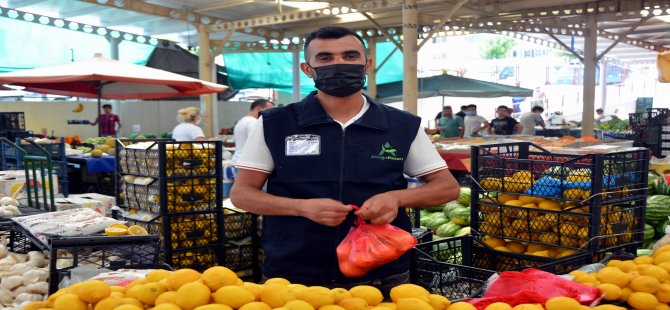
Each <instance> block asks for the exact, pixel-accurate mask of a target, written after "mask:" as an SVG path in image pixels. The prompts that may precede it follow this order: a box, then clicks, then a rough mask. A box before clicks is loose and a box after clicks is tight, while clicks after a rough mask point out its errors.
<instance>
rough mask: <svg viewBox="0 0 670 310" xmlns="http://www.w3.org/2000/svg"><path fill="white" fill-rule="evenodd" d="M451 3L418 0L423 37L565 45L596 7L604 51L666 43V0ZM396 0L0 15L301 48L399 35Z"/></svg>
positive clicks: (636, 57) (94, 5)
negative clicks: (303, 43) (330, 29)
mask: <svg viewBox="0 0 670 310" xmlns="http://www.w3.org/2000/svg"><path fill="white" fill-rule="evenodd" d="M461 1H465V0H461ZM458 2H460V1H457V0H416V4H417V6H418V10H419V25H418V26H419V29H420V33H421V34H422V36H423V37H425V36H427V33H429V32H431V30H433V29H434V28H436V27H439V29H436V32H438V34H446V33H453V34H459V33H462V32H463V31H468V32H469V33H473V32H494V33H502V32H504V33H506V34H509V33H513V34H517V33H523V34H525V35H527V36H530V37H534V38H538V39H540V40H546V41H553V40H554V38H556V39H559V40H561V41H562V42H563V43H564V44H565V45H568V46H569V45H570V41H571V40H572V38H573V37H574V41H575V47H576V49H579V48H580V47H581V46H583V43H582V42H583V40H582V36H583V35H584V31H586V29H584V15H586V14H591V13H597V18H598V29H597V30H596V31H598V35H599V43H598V50H599V53H601V52H603V51H607V52H608V53H607V57H608V58H611V59H617V60H619V61H622V62H653V61H655V57H656V54H657V53H658V52H660V51H665V50H667V49H670V0H605V1H593V0H469V1H465V4H464V5H463V6H462V7H461V8H460V9H458V10H457V12H456V13H455V15H454V16H453V18H451V19H450V20H444V18H445V16H446V15H447V14H448V12H449V11H450V10H451V9H452V8H453V7H454V6H455V5H457V3H458ZM402 5H403V1H401V0H367V1H360V0H351V1H337V0H335V1H324V2H315V1H307V0H305V1H284V0H184V1H177V0H147V1H142V0H0V16H2V17H6V18H12V17H11V16H8V12H11V11H12V10H15V12H18V17H14V18H22V17H23V16H24V15H25V14H27V13H32V14H35V15H39V16H47V17H50V18H51V22H50V23H46V24H49V25H52V26H54V25H53V23H54V21H56V20H62V21H64V22H65V27H67V25H68V23H70V22H76V23H80V24H86V25H91V26H93V28H94V29H97V28H98V27H101V28H106V29H107V30H108V31H107V32H106V35H109V31H111V30H116V31H121V32H123V33H130V34H136V35H139V36H134V37H133V36H130V37H132V39H133V40H139V38H140V37H142V38H143V39H142V40H143V41H146V42H148V41H149V40H148V39H150V38H157V39H166V40H171V41H177V42H180V43H184V44H187V45H197V44H198V34H197V30H196V29H197V26H198V25H205V26H206V28H207V29H208V30H209V31H210V34H209V37H210V39H211V40H214V43H215V45H218V46H219V47H221V48H223V49H225V50H227V51H231V52H232V51H248V50H252V51H253V50H286V49H289V50H294V49H299V46H300V40H301V39H300V38H301V37H302V36H304V35H305V34H306V33H309V32H310V31H312V30H314V29H315V28H318V27H321V26H324V25H335V24H337V25H343V26H346V27H349V28H352V29H357V30H360V33H361V34H363V35H364V36H375V37H380V36H382V35H383V33H384V32H386V34H387V35H388V36H389V37H393V38H394V39H396V40H400V39H401V38H400V34H401V33H402ZM363 12H364V13H367V15H368V17H366V16H364V14H362V13H363ZM14 16H17V15H16V14H14ZM60 27H63V26H60ZM122 38H123V37H122ZM126 39H127V38H126ZM151 42H152V44H155V43H156V40H151ZM158 42H160V41H158ZM615 42H616V43H618V44H616V46H614V47H613V48H610V45H611V44H612V43H615Z"/></svg>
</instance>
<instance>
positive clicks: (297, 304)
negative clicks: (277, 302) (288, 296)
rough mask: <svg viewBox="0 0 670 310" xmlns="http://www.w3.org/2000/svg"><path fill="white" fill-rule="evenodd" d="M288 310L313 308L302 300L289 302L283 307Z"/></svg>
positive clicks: (311, 309)
mask: <svg viewBox="0 0 670 310" xmlns="http://www.w3.org/2000/svg"><path fill="white" fill-rule="evenodd" d="M284 308H286V309H288V310H314V307H313V306H312V305H310V304H309V303H308V302H306V301H304V300H291V301H289V302H287V303H286V304H285V305H284Z"/></svg>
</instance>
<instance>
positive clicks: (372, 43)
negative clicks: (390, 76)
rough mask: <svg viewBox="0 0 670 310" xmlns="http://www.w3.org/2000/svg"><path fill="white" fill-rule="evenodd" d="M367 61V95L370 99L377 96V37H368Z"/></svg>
mask: <svg viewBox="0 0 670 310" xmlns="http://www.w3.org/2000/svg"><path fill="white" fill-rule="evenodd" d="M367 41H368V61H370V62H371V64H370V71H369V72H368V91H367V93H368V96H370V97H371V98H372V99H375V98H377V38H375V37H372V38H368V39H367Z"/></svg>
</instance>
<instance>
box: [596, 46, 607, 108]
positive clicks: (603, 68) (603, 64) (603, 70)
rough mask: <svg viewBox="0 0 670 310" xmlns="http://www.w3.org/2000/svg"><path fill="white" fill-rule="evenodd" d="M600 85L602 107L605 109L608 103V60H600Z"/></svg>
mask: <svg viewBox="0 0 670 310" xmlns="http://www.w3.org/2000/svg"><path fill="white" fill-rule="evenodd" d="M599 75H600V77H599V80H600V85H598V90H599V92H600V105H599V106H600V108H601V109H603V111H604V110H605V105H607V60H604V59H603V60H601V61H600V74H599Z"/></svg>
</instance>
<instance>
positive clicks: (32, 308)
mask: <svg viewBox="0 0 670 310" xmlns="http://www.w3.org/2000/svg"><path fill="white" fill-rule="evenodd" d="M46 307H47V303H46V302H45V301H33V302H31V303H29V304H27V305H25V306H24V307H23V309H22V310H37V309H42V308H46Z"/></svg>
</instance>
